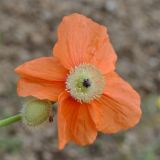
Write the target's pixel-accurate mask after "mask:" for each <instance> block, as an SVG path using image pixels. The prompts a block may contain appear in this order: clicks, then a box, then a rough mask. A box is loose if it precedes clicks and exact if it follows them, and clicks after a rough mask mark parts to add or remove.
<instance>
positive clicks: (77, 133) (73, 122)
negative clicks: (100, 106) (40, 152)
mask: <svg viewBox="0 0 160 160" xmlns="http://www.w3.org/2000/svg"><path fill="white" fill-rule="evenodd" d="M58 103H59V106H58V132H59V147H60V148H61V149H62V148H63V147H64V146H65V144H66V143H67V142H68V141H69V140H73V141H74V142H75V143H77V144H79V145H87V144H91V143H93V142H94V140H95V138H96V136H97V130H96V128H95V125H94V123H93V121H92V119H91V117H90V114H89V111H88V107H89V105H86V104H81V103H78V102H76V101H75V100H74V99H73V98H71V97H70V95H69V94H68V93H66V92H64V93H63V94H61V96H60V97H59V101H58Z"/></svg>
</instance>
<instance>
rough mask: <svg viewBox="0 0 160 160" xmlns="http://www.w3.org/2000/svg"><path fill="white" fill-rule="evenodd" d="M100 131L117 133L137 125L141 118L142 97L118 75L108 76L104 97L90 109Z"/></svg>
mask: <svg viewBox="0 0 160 160" xmlns="http://www.w3.org/2000/svg"><path fill="white" fill-rule="evenodd" d="M90 114H91V116H92V119H93V120H94V122H95V124H96V127H97V129H98V130H99V131H102V132H104V133H115V132H118V131H120V130H123V129H128V128H130V127H133V126H134V125H136V124H137V123H138V122H139V120H140V117H141V109H140V96H139V95H138V93H137V92H136V91H135V90H134V89H133V88H132V87H131V86H130V85H129V84H128V83H127V82H125V81H124V80H122V79H121V78H120V77H119V76H118V75H117V74H116V73H114V72H113V73H110V74H108V75H106V89H105V91H104V95H103V96H102V97H101V98H100V99H99V100H96V101H94V102H92V105H91V107H90Z"/></svg>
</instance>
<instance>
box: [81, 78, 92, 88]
mask: <svg viewBox="0 0 160 160" xmlns="http://www.w3.org/2000/svg"><path fill="white" fill-rule="evenodd" d="M83 86H84V87H86V88H88V87H90V86H91V82H90V80H89V79H84V80H83Z"/></svg>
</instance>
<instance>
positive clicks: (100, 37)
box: [16, 13, 141, 149]
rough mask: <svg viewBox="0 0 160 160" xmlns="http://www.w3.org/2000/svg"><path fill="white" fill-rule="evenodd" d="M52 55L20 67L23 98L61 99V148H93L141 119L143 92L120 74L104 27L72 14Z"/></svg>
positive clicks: (66, 18) (59, 126)
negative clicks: (100, 139) (101, 136)
mask: <svg viewBox="0 0 160 160" xmlns="http://www.w3.org/2000/svg"><path fill="white" fill-rule="evenodd" d="M53 53H54V55H53V56H51V57H43V58H38V59H35V60H32V61H29V62H26V63H25V64H22V65H21V66H19V67H18V68H17V69H16V72H17V74H19V76H20V79H19V82H18V87H17V88H18V89H17V91H18V94H19V96H23V97H26V96H33V97H36V98H38V99H47V100H50V101H58V138H59V148H60V149H63V148H64V146H65V145H66V144H67V143H68V142H69V141H73V142H75V143H77V144H79V145H87V144H91V143H93V142H94V141H95V139H96V136H97V132H98V131H100V132H103V133H106V134H111V133H116V132H118V131H121V130H125V129H128V128H131V127H133V126H134V125H136V124H137V123H138V122H139V120H140V117H141V109H140V96H139V94H138V93H137V92H136V91H135V90H134V89H133V88H132V87H131V86H130V85H129V84H128V83H127V82H125V81H124V80H123V79H122V78H120V76H119V75H118V74H117V73H116V72H115V63H116V59H117V56H116V54H115V51H114V49H113V47H112V45H111V43H110V40H109V36H108V34H107V30H106V28H105V27H104V26H102V25H99V24H97V23H95V22H93V21H92V20H91V19H89V18H87V17H85V16H83V15H80V14H77V13H75V14H72V15H69V16H66V17H64V18H63V20H62V22H61V23H60V25H59V27H58V40H57V42H56V44H55V46H54V49H53Z"/></svg>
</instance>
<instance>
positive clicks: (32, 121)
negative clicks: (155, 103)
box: [22, 99, 52, 127]
mask: <svg viewBox="0 0 160 160" xmlns="http://www.w3.org/2000/svg"><path fill="white" fill-rule="evenodd" d="M51 107H52V104H51V102H49V101H47V100H39V99H33V100H30V101H28V102H26V103H25V104H24V107H23V110H22V119H23V122H24V123H25V124H26V125H27V126H29V127H37V126H39V125H41V124H43V123H45V122H47V121H48V120H49V118H50V115H51V114H52V108H51Z"/></svg>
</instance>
